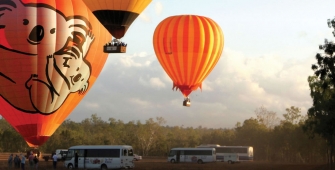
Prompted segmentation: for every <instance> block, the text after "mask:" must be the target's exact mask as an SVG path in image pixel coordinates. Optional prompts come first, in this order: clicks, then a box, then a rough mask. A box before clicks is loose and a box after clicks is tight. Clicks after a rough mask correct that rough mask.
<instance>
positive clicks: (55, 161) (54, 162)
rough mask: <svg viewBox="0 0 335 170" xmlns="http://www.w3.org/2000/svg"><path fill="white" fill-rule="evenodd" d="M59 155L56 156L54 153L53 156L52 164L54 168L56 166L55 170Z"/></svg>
mask: <svg viewBox="0 0 335 170" xmlns="http://www.w3.org/2000/svg"><path fill="white" fill-rule="evenodd" d="M57 159H58V158H57V155H56V153H54V155H53V156H52V161H53V162H52V163H53V166H54V169H56V168H57Z"/></svg>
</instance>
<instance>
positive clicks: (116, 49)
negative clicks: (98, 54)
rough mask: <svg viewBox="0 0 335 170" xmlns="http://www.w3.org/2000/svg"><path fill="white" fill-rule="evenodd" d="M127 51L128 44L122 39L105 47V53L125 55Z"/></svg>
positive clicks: (115, 40)
mask: <svg viewBox="0 0 335 170" xmlns="http://www.w3.org/2000/svg"><path fill="white" fill-rule="evenodd" d="M126 51H127V44H126V43H124V42H122V41H121V40H120V39H114V40H113V41H111V42H109V43H107V44H105V45H104V53H125V52H126Z"/></svg>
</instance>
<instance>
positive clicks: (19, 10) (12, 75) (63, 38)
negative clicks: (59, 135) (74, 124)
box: [0, 0, 112, 147]
mask: <svg viewBox="0 0 335 170" xmlns="http://www.w3.org/2000/svg"><path fill="white" fill-rule="evenodd" d="M0 16H1V17H0V114H1V115H2V117H3V118H4V119H5V120H6V121H8V122H9V123H10V124H11V125H12V126H13V127H14V128H15V129H16V131H18V132H19V133H20V134H21V135H22V136H23V138H24V139H25V140H26V142H27V143H28V145H29V146H30V147H38V146H40V145H42V144H43V143H45V142H46V141H47V140H48V138H49V137H50V136H51V135H52V134H53V133H54V132H55V130H56V129H57V128H58V127H59V125H61V124H62V122H63V121H64V119H65V118H66V117H67V116H68V115H69V114H70V113H71V111H72V110H73V109H74V108H75V107H76V105H77V104H78V103H79V102H80V100H81V99H82V98H83V97H84V96H85V94H86V93H87V92H88V91H89V89H90V88H91V87H92V85H93V84H94V82H95V81H96V79H97V77H98V76H99V74H100V72H101V70H102V67H103V65H104V63H105V61H106V60H107V56H108V55H107V54H105V53H103V52H102V51H101V49H100V48H99V47H101V46H102V45H103V44H104V43H105V42H106V41H107V40H109V39H111V38H112V36H111V35H110V34H109V32H108V31H107V30H106V29H105V28H104V27H103V26H102V25H101V24H100V22H99V21H98V20H97V19H96V17H95V16H94V15H93V14H92V13H91V12H90V10H89V9H87V7H86V5H85V4H84V3H83V2H82V1H78V0H6V1H0Z"/></svg>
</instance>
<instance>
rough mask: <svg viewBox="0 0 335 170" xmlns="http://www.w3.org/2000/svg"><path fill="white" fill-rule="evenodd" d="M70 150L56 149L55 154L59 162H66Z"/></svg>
mask: <svg viewBox="0 0 335 170" xmlns="http://www.w3.org/2000/svg"><path fill="white" fill-rule="evenodd" d="M67 152H68V150H67V149H56V151H55V154H56V155H57V159H58V160H64V159H65V157H66V154H67Z"/></svg>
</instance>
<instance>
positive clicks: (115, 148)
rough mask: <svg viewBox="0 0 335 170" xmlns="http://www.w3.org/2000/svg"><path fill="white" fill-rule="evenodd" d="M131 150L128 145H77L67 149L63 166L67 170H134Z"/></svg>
mask: <svg viewBox="0 0 335 170" xmlns="http://www.w3.org/2000/svg"><path fill="white" fill-rule="evenodd" d="M133 159H134V155H133V148H132V147H131V146H129V145H78V146H72V147H70V148H69V149H68V153H67V155H66V158H65V161H64V166H65V167H67V168H68V169H74V168H79V169H102V170H106V169H121V168H134V162H133Z"/></svg>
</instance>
